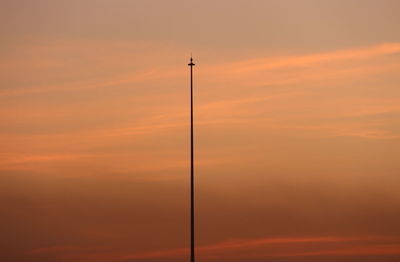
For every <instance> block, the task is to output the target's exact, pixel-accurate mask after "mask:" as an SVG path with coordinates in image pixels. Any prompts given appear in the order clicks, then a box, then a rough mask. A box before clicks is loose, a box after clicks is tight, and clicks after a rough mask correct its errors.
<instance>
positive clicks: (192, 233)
mask: <svg viewBox="0 0 400 262" xmlns="http://www.w3.org/2000/svg"><path fill="white" fill-rule="evenodd" d="M188 66H190V262H194V258H195V256H194V255H195V253H194V150H193V66H194V63H193V58H192V57H190V63H189V64H188Z"/></svg>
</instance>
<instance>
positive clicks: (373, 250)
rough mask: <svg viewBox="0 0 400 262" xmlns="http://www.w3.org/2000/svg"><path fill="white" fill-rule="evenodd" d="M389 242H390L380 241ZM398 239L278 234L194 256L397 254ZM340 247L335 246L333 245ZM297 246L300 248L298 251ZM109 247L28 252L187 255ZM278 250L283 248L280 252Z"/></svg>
mask: <svg viewBox="0 0 400 262" xmlns="http://www.w3.org/2000/svg"><path fill="white" fill-rule="evenodd" d="M381 242H386V243H387V242H390V243H391V244H381ZM398 242H399V239H397V238H393V237H379V236H360V237H337V236H335V237H282V238H256V239H237V240H228V241H224V242H219V243H215V244H210V245H206V246H200V247H198V249H197V251H198V255H199V256H200V257H202V258H203V259H205V260H209V259H211V260H214V259H218V257H224V258H227V257H232V258H238V257H243V258H244V257H247V258H248V259H249V260H251V259H254V258H262V257H264V258H266V257H282V256H288V257H291V256H299V257H300V256H331V255H335V256H336V255H340V256H353V255H370V254H374V255H384V254H400V249H399V247H400V244H399V243H398ZM338 245H339V246H340V248H335V247H336V246H338ZM299 247H300V248H301V249H302V250H310V251H305V252H298V249H299ZM111 250H113V249H112V248H111V247H97V248H96V247H95V248H82V247H72V246H61V247H49V248H39V249H35V250H33V251H32V253H36V254H37V253H51V254H58V255H59V256H60V258H63V257H64V258H67V257H74V259H76V261H80V262H94V261H97V262H114V261H125V260H136V259H140V260H149V261H150V260H151V259H154V258H181V257H184V256H186V255H187V254H188V251H189V250H188V249H187V248H176V249H165V250H154V251H146V252H135V253H132V252H129V251H118V252H115V251H111ZM282 250H285V251H284V252H283V251H282Z"/></svg>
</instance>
